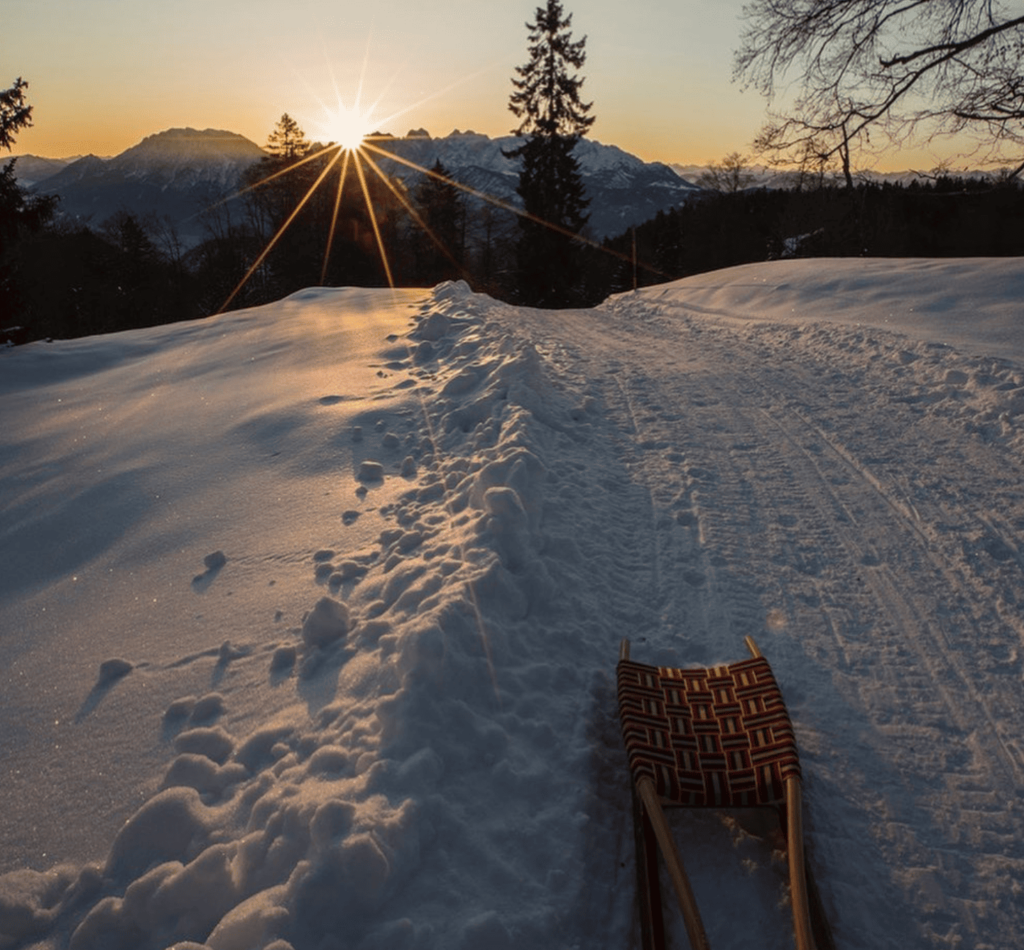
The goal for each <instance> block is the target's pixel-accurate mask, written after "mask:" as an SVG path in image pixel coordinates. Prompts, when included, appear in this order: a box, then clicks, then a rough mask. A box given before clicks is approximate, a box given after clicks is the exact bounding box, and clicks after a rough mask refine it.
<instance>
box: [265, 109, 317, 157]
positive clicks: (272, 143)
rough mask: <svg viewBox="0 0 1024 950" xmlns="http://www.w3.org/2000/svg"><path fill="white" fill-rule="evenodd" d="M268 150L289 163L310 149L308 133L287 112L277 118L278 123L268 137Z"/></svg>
mask: <svg viewBox="0 0 1024 950" xmlns="http://www.w3.org/2000/svg"><path fill="white" fill-rule="evenodd" d="M267 151H268V152H270V154H271V155H274V156H276V157H277V158H283V159H285V160H286V161H287V162H288V163H289V164H290V163H291V162H293V161H295V160H296V159H300V158H302V157H303V156H304V155H305V154H306V153H307V152H308V151H309V142H307V141H306V133H305V132H303V131H302V129H301V128H300V127H299V123H298V122H296V121H295V120H294V119H293V118H292V117H291V116H290V115H288V113H287V112H285V113H284V115H282V116H281V118H280V119H278V120H277V125H275V126H274V129H273V131H272V132H271V133H270V135H269V136H268V137H267Z"/></svg>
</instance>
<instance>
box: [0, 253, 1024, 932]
mask: <svg viewBox="0 0 1024 950" xmlns="http://www.w3.org/2000/svg"><path fill="white" fill-rule="evenodd" d="M1022 289H1024V264H1021V262H1019V261H1018V260H1014V259H1003V260H972V261H923V260H922V261H871V260H868V261H837V260H819V261H799V262H777V263H773V264H762V265H750V266H747V267H743V268H736V269H733V270H730V271H723V272H718V273H716V274H708V275H701V276H699V277H695V278H690V279H688V280H684V281H679V282H677V283H674V284H669V285H664V286H661V287H652V288H648V289H646V290H644V291H641V292H639V293H634V294H628V295H623V296H620V297H616V298H613V299H611V300H609V301H608V302H606V303H605V304H604V305H602V306H601V307H598V308H595V309H594V310H589V311H558V312H546V311H535V310H527V309H517V308H513V307H510V306H507V305H504V304H500V303H497V302H495V301H493V300H491V299H489V298H487V297H483V296H477V295H474V294H472V293H470V292H469V291H468V290H467V289H466V288H465V286H463V285H457V284H449V285H443V286H441V287H439V288H436V289H435V290H433V291H401V292H395V293H393V292H389V291H382V290H375V291H365V290H358V289H340V290H324V289H317V290H309V291H305V292H302V293H299V294H296V295H293V296H292V297H289V298H287V299H286V300H283V301H280V302H278V303H275V304H272V305H268V306H265V307H262V308H259V309H255V310H250V311H238V312H234V313H229V314H225V315H222V316H218V317H213V318H210V319H208V320H204V321H199V322H194V323H181V324H174V325H171V326H166V327H158V328H152V329H146V330H137V331H131V332H127V333H121V334H115V335H111V336H108V337H94V338H87V339H81V340H72V341H67V342H59V343H52V344H46V343H33V344H30V345H27V346H24V347H18V348H15V349H11V350H8V351H4V352H0V399H2V404H3V406H4V424H3V426H2V427H0V645H2V650H3V657H4V663H3V664H0V694H2V695H3V697H4V702H3V704H2V705H0V756H2V763H0V767H2V769H3V775H4V781H3V783H2V784H0V840H2V841H3V843H4V847H3V849H2V850H0V946H3V947H4V948H12V947H31V948H47V950H51V948H64V947H71V948H74V950H84V948H129V947H131V948H138V950H146V948H152V950H164V948H168V947H171V946H174V947H176V948H178V950H199V948H201V947H208V948H211V950H233V948H239V950H243V948H244V950H257V948H268V950H269V948H273V950H287V948H289V947H291V948H294V950H306V948H321V947H324V948H326V947H336V946H343V947H352V948H367V950H368V948H382V947H388V948H445V950H448V948H465V950H470V948H481V950H483V948H487V950H493V948H511V947H527V946H528V947H552V948H555V947H557V948H568V947H579V948H583V947H586V948H588V950H589V948H595V947H598V948H599V947H607V948H622V947H630V946H632V947H635V946H639V938H638V931H637V924H636V917H635V910H634V877H633V865H632V861H633V857H632V855H633V851H632V847H633V846H632V837H631V820H630V801H629V792H628V785H627V779H626V767H625V756H624V751H623V749H622V744H621V738H620V736H619V732H618V726H617V722H616V712H615V690H614V687H613V675H614V667H615V661H616V658H617V654H618V644H619V640H620V638H622V637H629V638H630V639H631V640H632V642H633V656H634V657H635V658H636V659H639V660H642V661H648V662H652V663H673V664H680V665H686V664H701V665H704V664H711V663H714V662H717V661H720V660H729V659H733V658H737V657H741V656H743V655H744V648H743V637H744V635H746V634H752V635H753V636H754V637H755V638H756V639H757V641H758V643H759V645H760V646H761V648H762V649H763V650H764V652H765V654H766V655H767V656H768V657H769V658H770V659H771V661H772V663H773V666H774V668H775V672H776V675H777V676H778V679H779V681H780V683H781V686H782V689H783V693H784V694H785V696H786V699H787V702H788V705H789V709H790V712H791V714H792V716H793V719H794V725H795V729H796V735H797V741H798V743H799V746H800V748H801V753H802V760H803V771H804V778H805V823H806V830H807V839H808V843H809V853H810V860H811V862H812V864H813V867H814V869H815V873H816V877H817V880H818V883H819V885H820V887H821V890H822V894H823V898H824V903H825V906H826V908H827V911H828V914H829V916H830V919H831V922H832V927H833V930H834V934H835V938H836V945H837V946H838V947H840V948H843V950H853V948H865V950H868V948H870V950H879V948H883V950H884V948H892V950H896V948H899V950H903V948H906V947H915V948H950V947H968V946H970V947H983V946H984V947H989V948H995V950H1011V948H1014V950H1015V948H1016V947H1018V946H1019V945H1020V942H1021V940H1022V938H1024V901H1022V900H1021V893H1020V891H1021V884H1020V882H1021V881H1022V880H1024V852H1022V850H1021V841H1024V812H1022V809H1021V808H1020V807H1019V803H1020V796H1021V793H1022V791H1024V744H1022V741H1021V738H1020V737H1021V734H1022V731H1024V698H1022V692H1021V678H1022V672H1024V657H1022V648H1021V644H1022V641H1024V621H1022V619H1021V617H1022V614H1021V604H1024V554H1022V543H1024V496H1022V494H1021V491H1020V486H1021V484H1024V461H1022V451H1024V332H1022V328H1021V322H1020V320H1021V317H1020V304H1019V301H1020V299H1021V292H1022ZM673 821H674V824H675V827H676V830H677V833H678V834H679V835H680V840H681V841H682V842H683V850H684V854H685V855H686V857H687V858H688V861H689V864H690V867H691V876H692V878H693V883H694V887H695V890H696V894H697V900H698V902H699V903H700V905H701V907H702V910H703V913H704V918H705V921H706V923H707V925H708V929H709V936H710V940H711V944H712V945H713V946H714V947H716V948H722V947H747V946H750V945H751V941H752V940H754V941H756V944H757V946H759V947H764V948H769V950H771V948H783V947H787V948H788V947H790V946H791V945H792V943H791V939H792V938H791V935H790V930H789V928H790V924H789V917H788V910H787V909H786V907H785V903H786V897H787V895H786V874H785V865H784V863H783V862H782V861H780V858H779V856H778V854H776V853H774V852H773V849H772V845H771V843H770V839H769V838H766V837H765V829H764V828H763V827H758V826H757V825H755V824H752V823H751V822H750V821H749V820H747V819H746V818H743V817H741V818H740V819H739V820H737V819H735V818H732V817H729V816H727V815H725V814H719V813H716V812H708V813H701V814H696V815H676V816H674V818H673ZM670 926H671V929H672V938H673V941H674V943H673V945H674V946H677V947H683V946H685V945H686V944H685V936H684V934H683V931H682V929H681V926H680V925H679V921H678V920H673V921H670Z"/></svg>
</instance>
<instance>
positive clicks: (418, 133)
mask: <svg viewBox="0 0 1024 950" xmlns="http://www.w3.org/2000/svg"><path fill="white" fill-rule="evenodd" d="M405 137H406V138H407V139H429V138H430V133H429V132H428V131H427V130H426V129H409V131H408V132H406V133H405Z"/></svg>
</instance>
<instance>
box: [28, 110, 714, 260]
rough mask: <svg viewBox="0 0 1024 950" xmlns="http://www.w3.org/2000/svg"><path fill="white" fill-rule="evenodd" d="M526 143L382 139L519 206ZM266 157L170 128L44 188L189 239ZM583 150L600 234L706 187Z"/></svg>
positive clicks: (82, 211) (89, 217)
mask: <svg viewBox="0 0 1024 950" xmlns="http://www.w3.org/2000/svg"><path fill="white" fill-rule="evenodd" d="M518 142H519V140H518V139H516V138H515V137H513V136H505V137H502V138H496V139H492V138H489V137H488V136H486V135H480V134H477V133H475V132H460V131H458V130H456V131H454V132H452V133H451V134H450V135H448V136H445V137H443V138H432V137H431V136H430V135H429V134H428V133H426V132H425V131H423V130H418V131H415V132H410V133H409V135H408V136H405V137H403V138H394V137H390V136H388V137H383V138H381V139H377V140H375V141H374V142H373V143H372V144H375V145H376V146H377V147H379V148H384V149H386V150H388V151H390V152H392V153H393V154H395V155H397V156H400V157H401V158H403V159H405V160H406V161H407V162H411V163H413V164H414V165H417V166H419V167H420V168H424V169H426V168H430V167H432V166H433V165H434V163H435V162H436V161H438V160H440V161H441V163H442V164H443V165H444V166H445V168H446V169H447V170H448V171H449V173H450V174H451V175H452V176H453V177H454V178H455V179H456V180H457V181H459V182H461V183H463V184H465V185H467V186H469V187H470V188H472V189H474V190H476V191H479V192H481V193H484V194H487V195H491V196H493V197H495V198H497V199H499V200H502V201H506V202H509V203H511V204H518V201H519V199H518V197H517V195H516V193H515V189H516V185H517V183H518V165H517V162H516V161H515V160H514V159H511V158H508V157H507V155H506V152H508V151H509V150H511V149H513V148H515V146H516V145H517V144H518ZM265 154H266V153H265V152H264V151H263V149H261V148H260V147H259V146H258V145H256V144H255V143H254V142H252V141H250V140H249V139H247V138H245V137H244V136H241V135H238V134H236V133H234V132H225V131H220V130H216V129H206V130H204V131H196V130H195V129H168V130H167V131H165V132H159V133H157V134H155V135H150V136H148V137H147V138H145V139H143V140H142V141H141V142H139V143H138V144H137V145H134V146H132V147H131V148H129V149H127V150H126V151H124V152H122V153H121V154H120V155H116V156H114V157H113V158H109V159H102V158H98V157H96V156H95V155H88V156H86V157H85V158H80V159H78V160H77V161H73V162H71V163H69V164H67V165H66V166H65V167H63V168H62V169H61V170H60V171H58V172H57V173H56V174H54V175H51V176H50V177H48V178H45V179H43V180H39V181H37V182H36V183H35V190H36V191H38V192H39V193H43V194H58V195H60V196H61V204H60V209H61V212H62V213H63V214H65V215H68V216H70V217H72V218H77V219H79V220H81V221H84V222H87V223H89V224H91V225H92V226H98V225H100V224H102V222H103V221H104V220H106V219H107V218H108V217H109V216H110V215H112V214H114V213H115V212H116V211H119V210H122V209H124V210H128V211H131V212H133V213H135V214H138V215H140V216H143V217H144V216H146V215H148V214H150V213H152V212H155V213H156V214H157V215H159V216H160V217H166V218H169V219H170V220H171V221H172V222H173V223H174V224H175V225H176V227H177V228H178V230H179V236H180V238H181V239H182V241H183V242H184V243H186V244H194V243H198V242H199V241H200V240H202V238H203V237H204V233H203V226H202V223H201V221H200V219H199V217H198V214H199V213H200V212H201V211H202V210H203V209H204V208H206V207H209V206H210V205H211V204H212V203H213V202H215V201H218V200H220V199H222V198H223V197H224V196H226V195H228V194H230V193H231V191H232V190H233V189H234V188H235V186H236V184H237V181H238V176H239V175H240V173H241V172H242V171H243V170H244V169H245V168H246V167H248V166H249V165H251V164H252V163H253V162H256V161H258V160H259V159H260V158H262V157H263V156H264V155H265ZM576 154H577V157H578V158H579V160H580V165H581V168H582V172H583V180H584V183H585V185H586V187H587V193H588V195H589V197H590V229H591V234H592V236H593V237H595V238H597V239H601V238H604V237H607V236H611V235H615V234H620V233H622V232H623V231H624V230H625V229H626V228H628V227H630V225H633V224H640V223H642V222H643V221H646V220H648V219H649V218H651V217H653V216H654V215H655V214H657V212H658V211H660V210H664V209H667V208H670V207H674V206H677V205H679V204H681V203H682V202H684V201H686V200H687V198H688V197H689V196H690V195H692V194H693V193H694V192H695V191H696V190H697V188H696V186H695V185H692V184H691V183H690V182H688V181H686V180H685V179H683V178H681V177H680V176H679V175H678V174H676V173H675V172H674V171H673V170H672V169H671V168H669V166H667V165H662V164H659V163H648V162H644V161H642V160H641V159H639V158H637V157H636V156H635V155H630V154H629V153H628V152H624V151H623V150H622V149H620V148H617V147H615V146H613V145H603V144H601V143H600V142H595V141H592V140H589V139H585V140H583V141H582V142H580V144H579V145H578V146H577V152H576ZM376 158H377V159H379V160H380V164H381V166H382V168H384V169H385V170H386V171H387V172H388V173H389V174H391V175H393V176H394V177H395V178H398V179H401V180H402V181H403V182H405V184H406V185H407V186H409V187H413V186H414V185H415V183H416V181H418V180H419V179H420V178H422V175H423V173H422V172H419V171H416V170H415V169H413V168H410V167H409V166H408V165H404V164H402V163H401V162H398V161H391V160H388V159H380V156H379V155H378V156H376ZM19 171H20V168H19Z"/></svg>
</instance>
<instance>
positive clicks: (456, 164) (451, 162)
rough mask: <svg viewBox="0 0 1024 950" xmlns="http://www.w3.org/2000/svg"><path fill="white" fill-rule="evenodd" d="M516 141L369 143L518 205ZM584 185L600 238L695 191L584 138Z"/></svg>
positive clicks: (415, 138) (464, 138) (395, 171)
mask: <svg viewBox="0 0 1024 950" xmlns="http://www.w3.org/2000/svg"><path fill="white" fill-rule="evenodd" d="M521 141H522V140H521V139H518V138H516V137H515V136H511V135H509V136H503V137H501V138H496V139H492V138H489V137H488V136H486V135H480V134H479V133H476V132H460V131H459V130H457V129H456V130H455V131H454V132H452V133H451V134H450V135H447V136H445V137H444V138H431V137H430V135H428V134H427V133H426V132H424V131H422V130H419V131H415V132H410V133H409V134H408V135H407V136H406V137H405V138H401V139H398V138H386V139H382V140H375V141H373V142H372V143H371V144H374V145H376V146H377V147H379V148H383V149H386V150H388V151H391V152H394V153H395V154H396V155H398V156H400V157H401V158H404V159H405V160H406V161H409V162H413V163H415V164H416V165H419V166H420V167H421V168H430V167H431V166H433V164H434V163H435V162H436V161H438V160H440V162H441V164H442V165H444V167H445V168H446V169H448V171H449V173H450V174H451V175H452V177H453V178H455V179H456V180H457V181H459V182H461V183H462V184H465V185H468V186H470V187H472V188H474V189H475V190H477V191H480V192H483V193H485V194H488V195H491V196H492V197H495V198H499V199H501V200H503V201H507V202H509V203H510V204H518V203H519V199H518V197H517V196H516V193H515V191H516V185H517V184H518V168H519V166H518V163H517V162H516V160H515V159H512V158H508V157H507V153H508V152H509V151H512V150H513V149H515V148H516V146H517V145H519V144H520V143H521ZM575 154H576V157H577V159H578V160H579V163H580V170H581V172H582V176H583V182H584V184H585V185H586V189H587V195H588V197H589V198H590V208H589V211H590V229H591V232H592V234H593V236H594V237H596V238H598V239H600V238H604V237H610V236H612V235H616V234H621V233H622V232H623V231H625V230H626V229H627V228H628V227H630V226H631V225H634V224H641V223H642V222H644V221H647V220H648V219H650V218H652V217H654V215H656V214H657V213H658V212H659V211H663V210H666V209H668V208H671V207H676V206H678V205H680V204H682V203H683V202H685V201H686V200H687V199H688V198H689V197H691V196H692V195H693V194H694V193H695V192H696V191H697V190H698V188H697V186H696V185H693V184H691V183H690V182H689V181H687V180H686V179H685V178H682V177H681V176H680V175H678V174H677V173H676V172H675V171H673V170H672V169H671V168H670V167H669V166H668V165H663V164H661V163H660V162H644V161H643V160H642V159H640V158H637V157H636V156H635V155H630V154H629V153H628V152H624V151H623V150H622V149H621V148H618V147H616V146H614V145H604V144H602V143H601V142H597V141H594V140H593V139H583V140H582V141H581V142H580V143H579V144H578V145H577V146H576V153H575ZM381 164H382V167H384V168H385V169H386V170H387V171H388V173H389V174H392V175H394V176H395V177H397V178H401V179H403V180H405V181H406V183H407V184H412V183H414V181H415V180H416V179H418V178H420V177H421V175H420V173H418V172H415V171H413V170H411V169H410V168H409V167H408V166H407V165H403V164H401V163H399V162H389V161H387V160H386V159H385V160H382V162H381Z"/></svg>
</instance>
